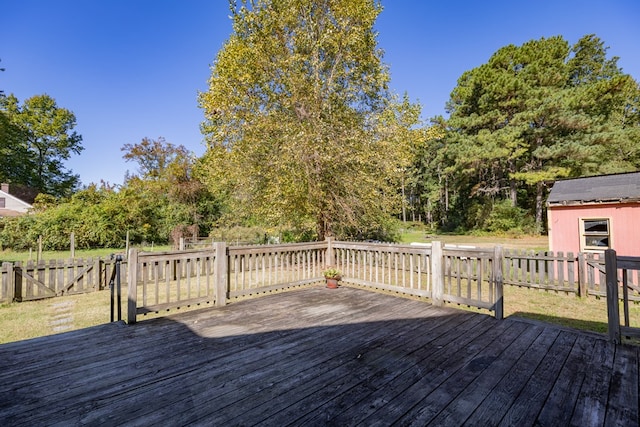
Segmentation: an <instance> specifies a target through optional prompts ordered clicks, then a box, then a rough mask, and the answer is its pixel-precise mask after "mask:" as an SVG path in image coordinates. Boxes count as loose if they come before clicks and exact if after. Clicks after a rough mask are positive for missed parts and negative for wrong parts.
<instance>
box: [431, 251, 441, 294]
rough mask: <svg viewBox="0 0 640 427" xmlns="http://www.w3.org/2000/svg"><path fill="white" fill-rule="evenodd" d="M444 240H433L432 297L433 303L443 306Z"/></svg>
mask: <svg viewBox="0 0 640 427" xmlns="http://www.w3.org/2000/svg"><path fill="white" fill-rule="evenodd" d="M442 257H443V255H442V242H439V241H434V242H431V285H432V289H431V299H432V300H433V305H435V306H437V307H442V305H443V304H444V301H443V299H442V295H443V294H444V268H443V262H442Z"/></svg>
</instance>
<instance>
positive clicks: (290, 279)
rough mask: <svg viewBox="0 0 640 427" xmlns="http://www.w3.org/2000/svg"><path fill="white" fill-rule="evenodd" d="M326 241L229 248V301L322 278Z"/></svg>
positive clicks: (325, 262)
mask: <svg viewBox="0 0 640 427" xmlns="http://www.w3.org/2000/svg"><path fill="white" fill-rule="evenodd" d="M326 252H327V244H326V242H314V243H296V244H288V245H259V246H231V247H229V248H228V250H227V255H228V261H227V264H228V266H227V269H228V275H229V279H228V294H227V296H228V297H229V298H237V297H242V296H246V295H251V294H256V293H264V292H270V291H275V290H279V289H284V288H291V287H296V286H301V285H306V284H309V283H314V282H318V281H319V280H321V279H322V271H323V270H324V269H325V265H326V264H327V261H326Z"/></svg>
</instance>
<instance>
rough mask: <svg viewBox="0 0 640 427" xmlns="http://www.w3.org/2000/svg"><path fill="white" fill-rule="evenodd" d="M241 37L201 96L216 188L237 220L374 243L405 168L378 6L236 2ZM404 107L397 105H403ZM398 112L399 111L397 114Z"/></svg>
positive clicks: (222, 55)
mask: <svg viewBox="0 0 640 427" xmlns="http://www.w3.org/2000/svg"><path fill="white" fill-rule="evenodd" d="M230 9H231V17H232V20H233V34H232V35H231V36H230V38H229V40H228V41H227V42H226V44H225V45H224V47H223V48H222V49H221V51H220V52H219V53H218V55H217V58H216V60H215V63H214V65H213V67H212V73H211V77H210V79H209V89H208V91H207V92H205V93H202V94H201V95H200V98H199V99H200V105H201V107H202V108H203V109H204V112H205V118H206V121H205V122H204V123H203V127H202V129H203V133H204V134H205V136H206V138H207V140H208V150H207V153H206V155H205V157H204V159H203V163H202V164H203V169H202V170H203V171H204V175H205V176H206V180H207V183H208V186H209V187H210V188H211V189H215V190H216V191H217V192H219V193H220V194H227V195H228V196H229V199H228V200H229V201H230V203H229V211H230V212H231V214H232V215H233V217H234V218H245V219H253V220H256V219H257V220H259V221H261V222H264V223H267V224H270V225H273V226H282V227H293V228H308V229H315V234H316V236H317V237H318V238H320V239H322V238H324V236H325V235H329V234H333V235H338V236H341V237H349V236H358V235H360V236H362V235H365V234H366V235H372V234H375V233H377V232H380V231H381V230H383V229H384V228H385V225H384V224H385V221H387V219H388V218H389V215H390V214H391V213H393V212H394V210H395V209H396V208H397V206H398V203H399V197H398V193H397V191H396V188H394V186H393V184H395V183H397V180H396V178H397V177H398V176H399V174H400V172H398V171H400V170H401V169H402V168H401V167H399V166H401V165H400V163H402V160H401V157H402V155H400V156H397V154H401V153H402V152H403V150H401V149H400V150H398V149H397V148H398V147H397V144H398V142H399V141H397V139H396V138H390V137H389V134H388V133H385V132H380V131H381V130H382V129H383V128H384V129H386V130H389V127H388V126H383V124H386V125H389V123H390V121H391V122H393V126H395V128H398V127H399V126H402V122H401V121H398V120H396V118H398V117H399V116H398V115H397V114H393V113H388V114H386V115H385V114H383V112H385V111H388V110H387V108H389V107H390V102H389V99H390V97H389V94H388V92H387V82H388V80H389V76H388V71H387V69H386V67H385V65H384V64H383V62H382V52H381V51H380V50H379V49H378V48H377V45H376V33H375V31H374V29H373V25H374V22H375V19H376V17H377V16H378V14H379V13H380V11H381V6H380V5H379V4H377V3H375V2H374V1H373V0H254V1H242V2H241V3H240V4H239V5H238V4H237V3H236V2H235V1H231V2H230ZM394 105H395V106H396V107H397V106H398V104H397V103H396V104H394ZM396 110H397V111H399V110H400V108H396Z"/></svg>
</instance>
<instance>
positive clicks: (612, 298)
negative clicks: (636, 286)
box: [604, 249, 620, 344]
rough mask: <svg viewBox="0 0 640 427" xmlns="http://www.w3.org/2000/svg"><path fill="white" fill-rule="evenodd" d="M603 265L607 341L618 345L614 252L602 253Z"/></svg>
mask: <svg viewBox="0 0 640 427" xmlns="http://www.w3.org/2000/svg"><path fill="white" fill-rule="evenodd" d="M604 265H605V271H606V277H607V319H608V323H607V324H608V330H609V339H610V340H611V341H612V342H614V343H616V344H618V343H620V308H619V307H618V304H619V303H618V260H617V258H616V251H614V250H613V249H607V250H605V251H604Z"/></svg>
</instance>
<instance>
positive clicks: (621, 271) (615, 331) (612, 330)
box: [605, 249, 640, 343]
mask: <svg viewBox="0 0 640 427" xmlns="http://www.w3.org/2000/svg"><path fill="white" fill-rule="evenodd" d="M605 264H606V271H607V273H606V280H607V314H608V319H609V321H608V330H609V338H610V339H611V341H613V342H615V343H620V342H621V341H622V337H627V338H640V328H632V327H631V326H630V319H629V301H633V300H634V299H635V300H636V301H637V300H638V296H639V294H640V288H638V286H636V285H633V283H631V282H630V281H629V279H630V277H632V276H633V275H634V273H635V276H636V278H637V277H638V274H639V272H640V257H630V256H619V255H617V254H616V251H615V250H613V249H607V250H606V251H605ZM636 283H637V282H636ZM620 290H622V298H621V299H619V292H620ZM620 303H622V312H623V320H624V323H623V324H622V325H621V324H620V308H621V307H620Z"/></svg>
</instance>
